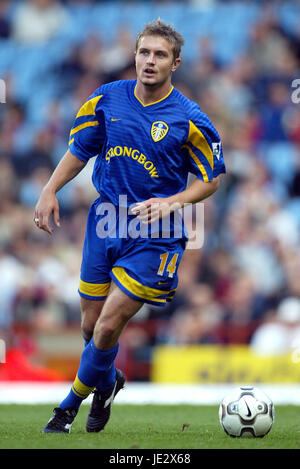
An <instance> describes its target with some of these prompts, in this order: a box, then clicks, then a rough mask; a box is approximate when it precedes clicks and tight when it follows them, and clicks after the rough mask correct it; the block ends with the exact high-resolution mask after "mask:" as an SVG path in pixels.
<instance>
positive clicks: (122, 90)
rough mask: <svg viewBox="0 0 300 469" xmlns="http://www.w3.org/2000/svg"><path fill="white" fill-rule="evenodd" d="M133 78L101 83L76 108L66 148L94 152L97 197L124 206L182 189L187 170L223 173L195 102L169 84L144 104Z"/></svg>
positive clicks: (217, 147)
mask: <svg viewBox="0 0 300 469" xmlns="http://www.w3.org/2000/svg"><path fill="white" fill-rule="evenodd" d="M135 89H136V80H120V81H116V82H112V83H108V84H105V85H102V86H100V87H99V88H98V89H97V90H96V91H95V92H94V93H93V94H92V95H91V96H90V97H89V99H88V100H87V101H86V102H85V103H84V104H83V106H82V107H81V108H80V110H79V111H78V113H77V116H76V119H75V122H74V125H73V127H72V129H71V132H70V141H69V149H70V151H71V153H72V154H73V155H75V156H76V157H77V158H79V159H80V160H82V161H85V162H87V161H88V160H89V159H90V158H92V157H94V156H97V158H96V161H95V165H94V172H93V183H94V185H95V187H96V189H97V191H98V192H99V194H100V197H101V199H102V200H105V201H109V202H111V203H112V204H114V205H115V206H118V204H119V196H120V195H123V196H126V200H127V206H128V207H129V206H130V205H131V204H134V203H136V202H141V201H143V200H146V199H148V198H150V197H169V196H171V195H174V194H176V193H178V192H181V191H183V190H184V189H185V188H186V186H187V180H188V174H189V173H193V174H194V175H196V177H197V178H199V179H201V180H203V181H206V182H207V181H211V180H212V179H213V178H214V177H217V176H218V175H219V174H220V173H225V171H226V170H225V164H224V160H223V152H222V145H221V141H220V137H219V135H218V132H217V130H216V129H215V127H214V125H213V124H212V122H211V121H210V119H209V118H208V117H207V115H206V114H205V113H203V112H202V111H201V109H200V107H199V106H198V105H197V104H196V103H194V102H192V101H191V100H189V99H188V98H186V97H185V96H184V95H183V94H182V93H180V92H179V91H178V90H177V89H175V88H174V87H172V88H171V90H170V92H169V93H168V95H167V96H165V97H164V98H163V99H160V100H159V101H156V102H153V103H150V104H147V105H144V104H143V103H142V102H141V101H140V99H139V98H138V97H137V95H136V93H135Z"/></svg>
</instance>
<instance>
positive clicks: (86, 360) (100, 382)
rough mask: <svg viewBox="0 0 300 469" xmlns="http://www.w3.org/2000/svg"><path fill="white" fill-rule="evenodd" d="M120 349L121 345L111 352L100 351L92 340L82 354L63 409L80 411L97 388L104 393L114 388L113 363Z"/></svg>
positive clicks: (61, 404)
mask: <svg viewBox="0 0 300 469" xmlns="http://www.w3.org/2000/svg"><path fill="white" fill-rule="evenodd" d="M118 349H119V344H117V345H116V346H115V347H113V348H112V349H110V350H100V349H98V348H97V347H96V346H95V344H94V340H93V339H91V340H90V342H89V344H88V345H87V346H86V347H85V349H84V350H83V352H82V355H81V360H80V364H79V368H78V372H77V375H76V378H75V380H74V382H73V385H72V388H71V390H70V392H69V394H68V396H67V397H66V398H65V399H64V400H63V401H62V402H61V403H60V405H59V407H60V408H61V409H67V408H68V407H74V408H75V409H76V410H78V409H79V407H80V404H81V402H82V401H83V400H84V399H86V398H87V397H88V396H89V394H90V393H91V392H92V391H93V389H94V388H95V387H96V386H97V387H98V386H100V387H101V388H100V390H102V391H104V390H105V389H109V387H112V386H113V384H114V382H115V368H114V365H113V362H114V359H115V357H116V355H117V353H118ZM112 379H113V380H112Z"/></svg>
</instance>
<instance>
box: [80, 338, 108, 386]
mask: <svg viewBox="0 0 300 469" xmlns="http://www.w3.org/2000/svg"><path fill="white" fill-rule="evenodd" d="M82 337H83V340H84V345H85V347H86V346H87V345H88V344H89V343H90V339H86V338H85V337H84V335H82ZM115 381H116V367H115V365H114V363H112V365H111V367H110V368H108V369H107V370H105V371H103V372H102V373H101V377H100V380H99V383H98V384H97V386H95V387H96V388H97V389H98V390H99V391H106V390H107V389H109V388H111V387H112V386H113V385H114V384H115Z"/></svg>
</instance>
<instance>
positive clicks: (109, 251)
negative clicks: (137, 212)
mask: <svg viewBox="0 0 300 469" xmlns="http://www.w3.org/2000/svg"><path fill="white" fill-rule="evenodd" d="M100 204H101V202H100V198H99V199H97V200H95V202H94V203H93V204H92V206H91V207H90V210H89V213H88V218H87V227H86V234H85V240H84V246H83V253H82V264H81V274H80V282H79V288H78V292H79V295H80V296H81V297H83V298H87V299H90V300H104V299H105V298H106V297H107V295H108V292H109V289H110V284H111V281H112V280H113V281H114V282H115V283H116V284H117V285H118V287H119V288H120V289H121V290H122V291H123V292H125V293H126V294H127V295H128V296H130V297H131V298H133V299H135V300H138V301H142V302H144V303H149V304H153V305H157V306H159V305H161V306H163V305H164V304H166V302H167V301H171V300H172V299H173V297H174V295H175V291H176V288H177V284H178V275H177V271H178V266H179V263H180V261H181V258H182V255H183V252H184V249H185V244H186V239H184V238H161V237H160V238H152V237H151V236H148V237H141V236H139V237H132V236H128V233H130V225H129V224H130V222H132V220H133V218H135V222H136V221H137V219H136V217H134V216H126V217H122V221H121V215H120V213H117V214H116V215H113V216H110V215H107V214H105V213H104V211H102V212H101V210H99V209H101V205H100ZM100 212H101V213H100ZM124 220H126V221H125V222H124ZM125 225H126V226H125ZM137 226H138V225H137ZM146 226H147V225H146ZM124 227H125V228H126V233H127V236H126V234H125V235H124V233H125V231H124V229H125V228H124ZM147 229H148V228H147ZM104 232H105V236H104V235H103V233H104ZM122 233H123V235H120V234H122ZM135 236H136V235H135Z"/></svg>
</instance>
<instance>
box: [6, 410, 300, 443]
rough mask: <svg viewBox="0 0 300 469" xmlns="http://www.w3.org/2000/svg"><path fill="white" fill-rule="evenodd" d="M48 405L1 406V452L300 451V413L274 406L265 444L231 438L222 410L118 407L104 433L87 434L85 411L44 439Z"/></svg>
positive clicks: (262, 440) (48, 412) (50, 412)
mask: <svg viewBox="0 0 300 469" xmlns="http://www.w3.org/2000/svg"><path fill="white" fill-rule="evenodd" d="M52 409H53V406H49V405H0V449H118V450H121V449H124V450H125V449H126V450H132V451H134V450H135V449H147V448H149V449H172V448H173V449H300V425H299V422H300V407H298V406H276V407H275V422H274V424H273V427H272V429H271V432H270V433H269V434H268V435H266V436H265V437H264V438H257V439H255V438H254V439H250V438H230V437H229V436H227V435H226V434H225V433H224V431H223V429H222V428H221V426H220V424H219V420H218V406H202V405H201V406H194V405H193V406H189V405H170V406H166V405H123V404H114V405H113V407H112V414H111V418H110V420H109V422H108V424H107V426H106V427H105V430H104V431H102V432H100V433H95V434H93V433H91V434H90V433H87V432H86V431H85V421H86V418H87V413H88V410H89V407H88V406H86V405H83V406H81V408H80V411H79V413H78V415H77V417H76V419H75V421H74V424H73V427H72V432H71V434H69V435H64V434H63V435H60V434H43V433H41V430H42V429H43V427H44V426H45V424H46V423H47V421H48V420H49V418H50V416H51V415H52Z"/></svg>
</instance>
